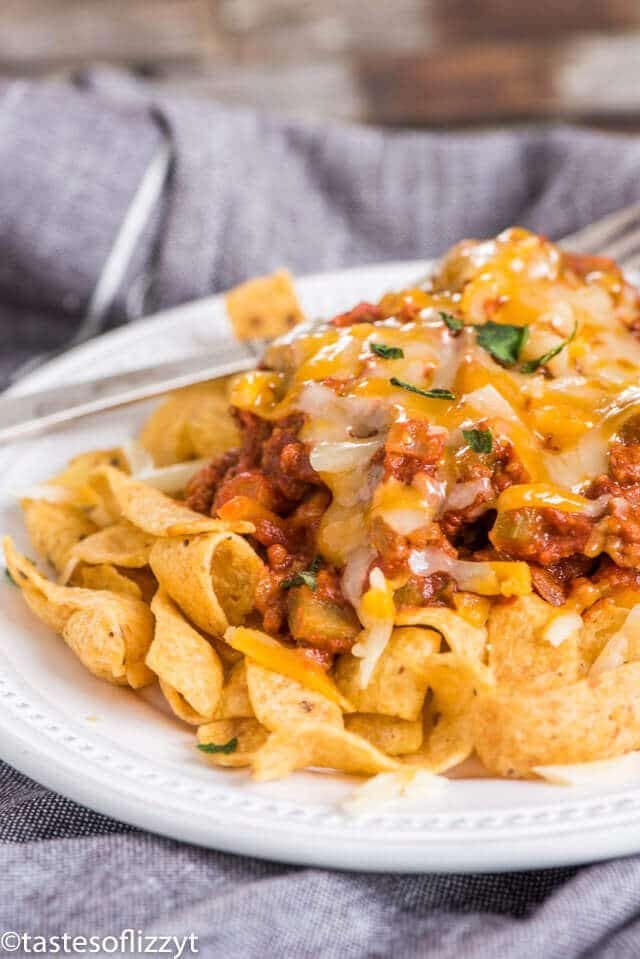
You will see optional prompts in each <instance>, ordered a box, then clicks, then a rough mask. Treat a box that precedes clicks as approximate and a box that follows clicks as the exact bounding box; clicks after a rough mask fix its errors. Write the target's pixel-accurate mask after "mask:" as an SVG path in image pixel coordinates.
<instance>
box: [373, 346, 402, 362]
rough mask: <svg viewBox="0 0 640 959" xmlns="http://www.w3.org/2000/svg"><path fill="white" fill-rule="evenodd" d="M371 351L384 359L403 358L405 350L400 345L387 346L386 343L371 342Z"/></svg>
mask: <svg viewBox="0 0 640 959" xmlns="http://www.w3.org/2000/svg"><path fill="white" fill-rule="evenodd" d="M369 346H370V347H371V352H372V353H375V354H376V356H380V357H382V359H383V360H401V359H402V358H403V357H404V350H401V349H400V347H399V346H387V345H386V343H370V344H369Z"/></svg>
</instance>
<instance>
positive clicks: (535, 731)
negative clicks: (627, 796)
mask: <svg viewBox="0 0 640 959" xmlns="http://www.w3.org/2000/svg"><path fill="white" fill-rule="evenodd" d="M639 684H640V663H628V664H627V665H625V666H620V667H619V668H618V669H612V670H609V671H608V672H605V673H601V674H600V675H599V676H597V677H595V678H591V677H589V678H587V679H580V680H578V682H575V683H571V684H570V685H568V686H554V687H551V688H546V689H540V688H534V689H526V688H525V687H522V686H520V687H517V688H513V689H509V688H505V687H496V688H495V689H494V690H491V691H485V692H482V693H481V694H480V695H479V696H478V697H477V698H476V700H475V702H474V703H473V708H472V722H473V728H474V741H475V747H476V750H477V752H478V755H479V757H480V759H481V760H482V762H483V763H484V765H485V766H486V767H487V769H488V770H489V771H490V772H493V773H496V774H497V775H499V776H510V777H523V778H530V777H531V776H532V775H533V767H534V766H549V765H560V764H568V763H581V762H589V761H590V760H592V759H608V758H609V757H612V756H620V755H622V753H627V752H630V751H631V750H633V749H638V748H640V697H639V696H638V689H639V688H640V685H639Z"/></svg>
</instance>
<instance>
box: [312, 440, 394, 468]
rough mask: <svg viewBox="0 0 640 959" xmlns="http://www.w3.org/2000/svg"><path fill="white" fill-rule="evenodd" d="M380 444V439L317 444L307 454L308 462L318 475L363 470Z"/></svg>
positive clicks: (381, 441)
mask: <svg viewBox="0 0 640 959" xmlns="http://www.w3.org/2000/svg"><path fill="white" fill-rule="evenodd" d="M382 443H383V439H382V438H380V437H374V438H373V439H368V440H346V441H345V442H342V443H317V444H316V445H315V446H314V447H313V449H312V450H311V453H310V454H309V462H310V463H311V465H312V467H313V468H314V470H316V472H318V473H346V472H349V471H351V470H359V469H363V468H364V467H365V466H366V465H367V463H369V461H370V460H371V457H372V456H373V455H374V453H376V452H377V451H378V450H379V449H380V447H381V446H382Z"/></svg>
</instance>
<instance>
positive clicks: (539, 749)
mask: <svg viewBox="0 0 640 959" xmlns="http://www.w3.org/2000/svg"><path fill="white" fill-rule="evenodd" d="M228 306H229V312H230V318H231V322H232V326H233V328H234V330H236V331H237V332H238V333H239V335H256V333H255V331H256V330H259V331H262V334H263V335H264V332H263V331H267V332H268V334H269V335H272V334H276V333H281V334H284V335H281V337H280V339H277V340H275V341H274V342H272V343H271V345H270V346H268V348H267V349H266V352H265V354H264V358H263V361H262V362H261V364H260V365H259V367H258V368H257V369H255V370H252V371H250V372H248V373H243V374H240V375H238V376H236V377H233V378H230V379H226V380H224V381H216V382H213V383H208V384H199V385H197V386H195V387H188V388H186V389H184V390H179V391H177V392H176V393H173V394H172V395H171V396H170V397H168V398H166V399H165V400H164V401H163V402H162V403H161V404H160V405H159V406H158V408H157V409H156V410H155V412H154V413H153V414H152V415H151V417H150V419H149V421H148V422H147V423H146V424H145V426H144V428H143V431H142V434H141V437H140V438H139V441H138V442H136V443H132V442H131V441H128V442H127V443H123V446H122V448H121V449H119V450H110V451H98V452H92V453H89V454H84V455H83V456H80V457H77V458H76V459H75V460H74V461H72V463H70V464H69V466H68V467H67V469H65V471H64V472H63V473H62V474H59V475H58V476H57V477H53V478H52V479H49V480H48V481H46V482H44V483H43V484H41V485H40V486H37V487H34V488H33V489H31V490H26V491H25V493H24V498H23V500H22V507H23V510H24V515H25V523H26V527H27V530H28V533H29V537H30V539H31V541H32V544H33V551H34V553H35V554H37V555H38V556H39V557H40V558H42V559H43V560H45V561H47V563H48V564H49V566H50V573H51V577H53V576H55V577H56V579H57V581H56V582H54V581H53V579H52V578H47V577H45V576H44V575H42V574H41V573H40V572H39V571H38V570H37V569H36V568H35V566H34V564H33V563H32V562H30V561H29V560H27V559H26V558H25V557H23V556H21V555H20V554H19V553H18V552H17V551H16V549H15V547H14V546H13V544H12V543H11V541H9V540H6V541H5V555H6V560H7V567H8V572H9V574H10V576H11V578H12V579H13V581H14V582H15V584H16V585H17V586H18V587H19V588H20V589H21V590H22V593H23V596H24V599H25V601H26V602H27V603H28V605H29V606H30V607H31V609H32V610H33V612H34V614H35V615H36V616H38V617H40V618H41V619H42V620H43V621H44V622H45V623H46V624H47V625H48V626H50V627H51V628H52V629H54V630H55V631H56V632H58V633H59V634H60V635H61V636H62V638H63V639H64V640H65V642H66V643H67V645H68V646H69V647H70V648H71V650H72V651H73V652H74V653H75V654H76V655H77V656H78V658H79V659H80V660H81V661H82V663H83V664H84V665H85V666H86V667H87V668H88V669H89V670H90V671H91V672H92V673H94V675H95V676H96V677H98V678H99V679H102V680H106V681H108V682H113V683H118V684H123V685H125V684H126V685H129V686H131V687H133V688H134V689H137V688H140V687H141V686H144V685H147V684H150V683H154V682H158V683H159V686H160V689H161V691H162V693H163V694H164V696H165V698H166V700H167V702H168V704H169V706H170V707H171V709H172V710H173V712H174V713H175V715H176V717H177V720H180V721H182V722H185V723H188V724H190V725H192V726H193V727H194V730H195V732H196V733H197V744H198V748H199V750H200V754H201V756H202V760H203V761H208V762H210V763H213V764H214V765H218V766H232V767H238V766H247V767H251V770H252V772H253V775H254V777H256V778H257V779H260V780H265V779H273V778H277V777H281V776H286V775H287V774H289V773H291V772H292V771H294V770H298V769H304V768H307V767H314V768H317V767H320V768H324V769H327V770H340V771H344V772H348V773H355V774H360V775H364V776H373V775H376V774H379V773H380V774H387V775H388V774H392V776H395V777H396V782H397V783H400V784H405V785H406V784H407V783H408V782H409V781H410V779H411V777H412V776H413V775H415V773H417V772H419V771H422V772H425V773H429V774H440V773H445V772H447V770H449V769H451V768H452V767H453V766H457V765H459V764H460V763H462V762H463V761H464V760H465V759H467V758H468V757H469V756H471V755H472V754H474V753H475V754H476V755H477V756H478V757H479V759H480V760H481V762H482V763H483V764H484V766H485V768H486V770H487V771H488V772H489V773H491V774H494V775H499V776H510V777H522V778H533V777H536V776H538V775H540V776H544V777H546V778H548V779H550V780H551V781H565V779H566V776H565V773H564V772H563V775H562V776H560V775H559V774H555V773H554V768H555V767H558V766H563V767H566V766H567V765H569V766H570V765H571V764H577V763H586V762H592V761H596V760H602V759H609V758H614V757H617V756H621V755H623V754H625V753H628V752H631V751H633V750H637V749H639V748H640V694H639V691H640V519H639V516H640V513H639V507H640V383H639V376H638V374H639V371H640V336H639V333H640V299H639V294H638V291H637V290H636V289H635V288H634V287H632V286H631V285H630V284H629V283H628V282H627V281H626V280H625V278H624V276H623V275H622V273H621V271H620V269H619V268H618V267H617V266H616V264H615V263H613V262H612V261H610V260H606V259H603V258H598V257H583V256H574V255H572V254H570V253H565V252H563V251H561V250H560V249H558V248H557V247H555V246H554V245H553V244H552V243H550V242H549V241H547V240H546V239H545V238H543V237H540V236H536V235H534V234H532V233H529V232H527V231H525V230H522V229H517V228H514V229H510V230H507V231H506V232H504V233H502V234H500V236H498V237H497V238H496V239H495V240H490V241H482V242H476V241H463V242H462V243H460V244H458V245H457V246H456V247H454V248H453V249H452V250H451V251H450V252H449V253H448V254H447V255H446V256H445V257H444V259H443V260H442V261H441V262H440V264H439V265H438V267H437V268H436V270H435V272H434V273H433V275H432V276H431V277H430V278H429V279H428V280H426V281H424V282H421V283H420V284H419V285H416V286H415V287H413V288H410V289H406V290H401V291H398V292H393V293H389V294H387V295H385V296H384V297H383V298H382V299H381V300H380V302H377V303H367V302H364V303H359V304H357V305H355V306H354V307H353V309H351V310H350V311H348V312H346V313H343V314H341V315H339V316H335V317H333V318H330V319H327V320H324V321H322V322H317V323H314V324H309V323H302V324H298V325H297V326H294V327H293V328H291V327H292V324H293V323H297V321H298V320H300V319H302V318H303V317H302V312H301V309H300V306H299V304H298V303H297V300H296V296H295V290H294V288H293V285H292V284H291V282H290V280H289V278H288V275H287V274H285V273H282V272H281V273H278V274H276V275H275V276H274V277H273V278H269V277H265V278H261V279H260V280H258V281H251V282H250V283H247V284H244V285H243V286H242V287H238V288H237V289H236V290H235V291H232V293H231V294H230V295H229V300H228ZM252 331H253V332H252ZM285 331H286V332H285ZM563 776H564V777H565V779H563ZM398 788H400V787H398ZM398 788H396V789H395V794H397V793H398Z"/></svg>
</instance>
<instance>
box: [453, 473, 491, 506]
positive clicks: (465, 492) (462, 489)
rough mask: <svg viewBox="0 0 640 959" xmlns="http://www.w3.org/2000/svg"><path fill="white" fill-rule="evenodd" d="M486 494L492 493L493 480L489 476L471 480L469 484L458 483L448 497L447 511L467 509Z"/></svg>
mask: <svg viewBox="0 0 640 959" xmlns="http://www.w3.org/2000/svg"><path fill="white" fill-rule="evenodd" d="M486 493H491V480H490V479H489V477H488V476H484V477H483V478H482V479H477V480H469V482H468V483H456V484H455V486H453V487H452V489H451V491H450V492H449V494H448V496H447V499H446V501H445V509H465V508H466V507H467V506H471V504H472V503H474V502H475V501H476V499H478V497H479V496H481V495H484V494H486Z"/></svg>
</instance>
